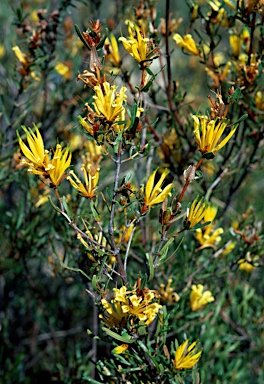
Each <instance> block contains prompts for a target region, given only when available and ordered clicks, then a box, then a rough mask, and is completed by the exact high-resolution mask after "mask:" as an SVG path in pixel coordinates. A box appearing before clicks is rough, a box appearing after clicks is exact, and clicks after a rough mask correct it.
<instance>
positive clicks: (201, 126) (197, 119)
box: [192, 115, 238, 153]
mask: <svg viewBox="0 0 264 384" xmlns="http://www.w3.org/2000/svg"><path fill="white" fill-rule="evenodd" d="M192 119H193V120H194V135H195V140H196V142H197V144H198V146H199V151H200V152H201V153H207V152H212V153H215V152H217V151H219V150H220V149H221V148H223V147H224V146H225V145H226V143H227V142H228V141H229V140H230V139H231V137H232V136H233V134H234V133H235V131H236V129H237V127H238V125H235V126H234V127H233V128H232V129H231V131H230V132H229V134H228V135H227V136H226V137H225V138H224V139H223V140H222V141H221V143H219V144H218V142H219V140H220V138H221V136H222V134H223V133H224V131H225V129H226V127H227V125H228V121H227V120H224V119H223V120H218V119H215V120H209V118H208V117H207V116H195V115H193V116H192Z"/></svg>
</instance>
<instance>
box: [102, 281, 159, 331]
mask: <svg viewBox="0 0 264 384" xmlns="http://www.w3.org/2000/svg"><path fill="white" fill-rule="evenodd" d="M113 291H114V292H115V296H114V299H113V300H111V304H110V303H109V302H108V301H106V300H105V299H102V300H101V303H102V305H103V307H104V309H105V310H106V316H105V317H103V316H102V315H100V316H99V317H100V318H101V319H103V321H104V322H105V323H106V324H107V325H108V326H109V327H110V328H112V327H117V326H119V325H121V324H122V323H124V322H127V320H128V319H129V318H130V319H131V323H132V324H134V318H138V319H139V320H140V321H144V323H145V325H147V326H148V325H149V324H150V323H152V321H153V320H154V319H155V317H156V316H157V314H158V312H159V310H160V309H161V308H162V306H161V305H159V304H158V303H156V302H155V301H154V300H155V293H154V291H150V290H147V292H146V293H144V294H142V295H141V296H139V295H138V292H137V291H136V290H132V291H127V290H126V287H125V286H123V287H121V288H120V289H117V288H114V289H113Z"/></svg>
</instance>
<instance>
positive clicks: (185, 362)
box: [173, 340, 202, 370]
mask: <svg viewBox="0 0 264 384" xmlns="http://www.w3.org/2000/svg"><path fill="white" fill-rule="evenodd" d="M196 344H197V341H195V342H193V343H192V344H191V345H189V340H186V341H185V342H184V343H182V344H181V345H180V346H179V348H178V349H177V351H176V353H175V358H174V362H173V363H174V366H175V368H176V369H177V370H180V369H191V368H192V367H193V366H194V365H195V364H196V363H197V362H198V361H199V359H200V357H201V354H202V351H199V352H197V350H196Z"/></svg>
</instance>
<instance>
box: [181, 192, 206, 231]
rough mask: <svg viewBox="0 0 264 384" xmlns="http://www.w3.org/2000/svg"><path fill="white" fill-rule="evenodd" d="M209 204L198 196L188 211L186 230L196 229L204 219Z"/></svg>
mask: <svg viewBox="0 0 264 384" xmlns="http://www.w3.org/2000/svg"><path fill="white" fill-rule="evenodd" d="M206 209H207V203H206V201H205V200H204V198H202V197H200V196H197V197H196V199H195V200H194V201H193V203H192V205H191V207H190V208H188V209H187V217H186V219H185V222H184V226H185V228H186V229H191V228H193V227H195V225H197V224H198V223H200V221H201V220H202V219H203V218H204V215H205V211H206Z"/></svg>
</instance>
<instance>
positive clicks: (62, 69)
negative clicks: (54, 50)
mask: <svg viewBox="0 0 264 384" xmlns="http://www.w3.org/2000/svg"><path fill="white" fill-rule="evenodd" d="M54 68H55V71H56V72H58V74H59V75H61V76H62V77H64V78H65V79H69V78H70V75H71V71H70V68H69V67H68V65H65V64H64V63H62V62H59V63H57V64H56V65H55V67H54Z"/></svg>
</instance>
